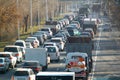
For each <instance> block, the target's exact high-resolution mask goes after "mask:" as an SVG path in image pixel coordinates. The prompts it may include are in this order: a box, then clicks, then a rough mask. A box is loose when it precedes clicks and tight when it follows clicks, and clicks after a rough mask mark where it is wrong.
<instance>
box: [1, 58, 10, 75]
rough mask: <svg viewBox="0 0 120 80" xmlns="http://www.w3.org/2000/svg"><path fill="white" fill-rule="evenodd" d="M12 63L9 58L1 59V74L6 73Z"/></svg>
mask: <svg viewBox="0 0 120 80" xmlns="http://www.w3.org/2000/svg"><path fill="white" fill-rule="evenodd" d="M9 65H10V62H9V60H8V58H3V57H0V72H1V71H2V72H4V73H5V72H6V71H7V70H8V69H9Z"/></svg>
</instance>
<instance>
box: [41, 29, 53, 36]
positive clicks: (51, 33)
mask: <svg viewBox="0 0 120 80" xmlns="http://www.w3.org/2000/svg"><path fill="white" fill-rule="evenodd" d="M40 31H45V32H48V33H49V34H50V36H52V35H53V32H52V31H51V29H50V28H48V27H46V28H45V27H44V28H42V29H41V30H40Z"/></svg>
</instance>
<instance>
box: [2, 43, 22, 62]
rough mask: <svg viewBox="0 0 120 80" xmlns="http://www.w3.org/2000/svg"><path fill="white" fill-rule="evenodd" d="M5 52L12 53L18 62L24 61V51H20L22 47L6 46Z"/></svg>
mask: <svg viewBox="0 0 120 80" xmlns="http://www.w3.org/2000/svg"><path fill="white" fill-rule="evenodd" d="M4 52H12V55H13V56H15V57H16V58H17V62H22V61H23V55H22V51H21V49H20V46H16V45H6V46H5V47H4Z"/></svg>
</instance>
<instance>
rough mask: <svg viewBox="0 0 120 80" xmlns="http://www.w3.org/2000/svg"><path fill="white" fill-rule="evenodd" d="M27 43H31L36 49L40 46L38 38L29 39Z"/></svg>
mask: <svg viewBox="0 0 120 80" xmlns="http://www.w3.org/2000/svg"><path fill="white" fill-rule="evenodd" d="M25 42H30V43H31V44H32V46H33V47H34V48H36V47H38V46H39V41H38V39H37V37H27V39H26V40H25Z"/></svg>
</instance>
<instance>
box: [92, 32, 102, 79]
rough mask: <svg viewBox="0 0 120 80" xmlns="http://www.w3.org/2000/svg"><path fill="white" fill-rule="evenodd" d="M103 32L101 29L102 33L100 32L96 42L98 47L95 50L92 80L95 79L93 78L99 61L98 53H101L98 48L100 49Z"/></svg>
mask: <svg viewBox="0 0 120 80" xmlns="http://www.w3.org/2000/svg"><path fill="white" fill-rule="evenodd" d="M101 34H102V31H100V33H99V38H98V39H97V43H96V46H97V49H96V51H95V60H94V64H93V71H92V77H91V79H90V80H93V79H94V75H95V67H96V61H97V58H98V53H99V51H97V50H99V49H100V39H101V38H100V36H101Z"/></svg>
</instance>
